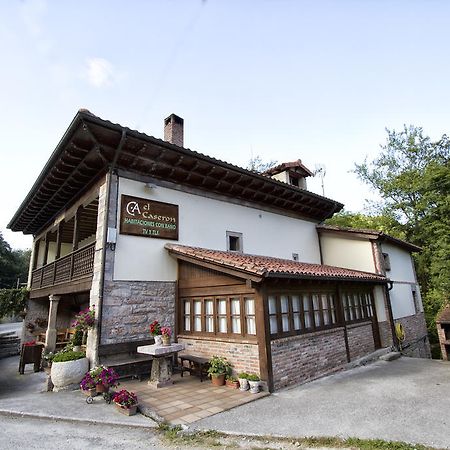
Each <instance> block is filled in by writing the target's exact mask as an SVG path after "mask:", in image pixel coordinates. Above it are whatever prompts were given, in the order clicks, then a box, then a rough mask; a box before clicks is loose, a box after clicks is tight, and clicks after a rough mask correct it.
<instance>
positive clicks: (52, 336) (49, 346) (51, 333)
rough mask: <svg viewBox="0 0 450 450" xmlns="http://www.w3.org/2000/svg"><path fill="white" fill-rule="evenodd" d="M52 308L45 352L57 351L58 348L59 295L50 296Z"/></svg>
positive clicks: (49, 312) (49, 313) (50, 308)
mask: <svg viewBox="0 0 450 450" xmlns="http://www.w3.org/2000/svg"><path fill="white" fill-rule="evenodd" d="M48 298H49V301H50V307H49V310H48V327H47V332H46V333H45V350H46V351H48V352H53V351H55V348H56V333H57V332H56V317H57V315H58V304H59V300H60V299H61V297H60V296H59V295H53V294H51V295H49V296H48Z"/></svg>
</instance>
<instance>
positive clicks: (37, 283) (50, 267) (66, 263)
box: [31, 242, 95, 289]
mask: <svg viewBox="0 0 450 450" xmlns="http://www.w3.org/2000/svg"><path fill="white" fill-rule="evenodd" d="M94 253H95V242H94V243H92V244H89V245H86V246H85V247H82V248H80V249H78V250H75V251H74V252H72V253H69V254H68V255H66V256H63V257H62V258H59V259H57V260H56V261H53V262H51V263H50V264H46V265H45V266H42V267H40V268H39V269H36V270H33V273H32V275H31V289H41V288H45V287H50V286H54V285H56V284H61V283H68V282H70V281H75V280H78V279H81V278H86V277H89V276H91V275H92V274H93V272H94Z"/></svg>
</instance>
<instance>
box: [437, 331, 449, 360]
mask: <svg viewBox="0 0 450 450" xmlns="http://www.w3.org/2000/svg"><path fill="white" fill-rule="evenodd" d="M436 326H437V332H438V337H439V344H440V346H441V355H442V359H443V360H444V361H448V360H449V355H448V352H447V347H446V346H445V341H446V340H447V336H446V335H445V329H444V327H449V326H450V325H448V324H440V323H438V324H437V325H436Z"/></svg>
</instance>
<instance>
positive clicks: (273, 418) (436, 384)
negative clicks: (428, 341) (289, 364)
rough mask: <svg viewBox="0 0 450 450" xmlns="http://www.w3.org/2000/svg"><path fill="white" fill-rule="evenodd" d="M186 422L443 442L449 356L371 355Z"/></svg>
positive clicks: (446, 444) (448, 443)
mask: <svg viewBox="0 0 450 450" xmlns="http://www.w3.org/2000/svg"><path fill="white" fill-rule="evenodd" d="M193 426H194V427H195V428H197V429H214V430H218V431H223V432H227V433H248V434H260V435H275V436H293V437H297V436H338V437H350V436H351V437H359V438H368V439H370V438H380V439H386V440H395V441H405V442H410V443H422V444H424V445H430V446H434V447H440V448H450V362H446V361H445V362H444V361H436V360H425V359H416V358H405V357H403V358H401V359H399V360H396V361H392V362H385V361H378V362H376V363H374V364H371V365H369V366H365V367H359V368H356V369H352V370H350V371H348V372H342V373H339V374H336V375H333V376H330V377H327V378H323V379H321V380H317V381H315V382H312V383H308V384H305V385H303V386H300V387H296V388H293V389H288V390H284V391H282V392H280V393H278V394H275V395H272V396H270V397H266V398H264V399H261V400H259V401H257V402H254V403H249V404H247V405H244V406H241V407H240V408H236V409H233V410H230V411H226V412H223V413H221V414H218V415H216V416H213V417H210V418H206V419H203V420H201V421H198V422H195V423H194V424H193Z"/></svg>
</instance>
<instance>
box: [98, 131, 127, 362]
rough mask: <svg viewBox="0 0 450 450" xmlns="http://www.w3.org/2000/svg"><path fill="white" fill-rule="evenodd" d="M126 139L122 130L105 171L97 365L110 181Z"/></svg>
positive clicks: (125, 133)
mask: <svg viewBox="0 0 450 450" xmlns="http://www.w3.org/2000/svg"><path fill="white" fill-rule="evenodd" d="M126 138H127V132H126V131H125V130H122V136H121V138H120V142H119V145H118V146H117V149H116V151H115V153H114V158H113V160H112V162H111V164H109V167H108V171H107V177H106V201H105V204H106V210H105V217H104V218H103V243H102V244H103V247H102V259H101V264H100V274H101V275H100V286H99V293H98V307H97V311H98V316H97V317H98V322H97V340H96V343H95V345H96V348H97V357H96V359H97V361H96V362H97V363H99V359H100V358H99V355H98V348H99V346H100V337H101V334H102V317H103V291H104V287H105V261H106V245H107V238H108V220H109V209H110V208H109V207H110V204H109V203H110V199H111V180H112V176H113V173H114V169H115V166H116V163H117V160H118V158H119V155H120V153H121V151H122V149H123V146H124V144H125V141H126Z"/></svg>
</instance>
